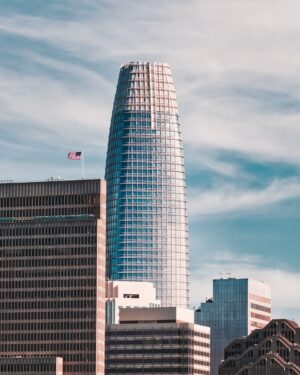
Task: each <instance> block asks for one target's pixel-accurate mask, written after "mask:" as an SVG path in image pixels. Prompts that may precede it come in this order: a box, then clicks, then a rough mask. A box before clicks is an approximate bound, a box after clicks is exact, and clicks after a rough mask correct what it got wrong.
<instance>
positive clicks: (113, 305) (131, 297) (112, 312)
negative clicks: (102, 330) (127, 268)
mask: <svg viewBox="0 0 300 375" xmlns="http://www.w3.org/2000/svg"><path fill="white" fill-rule="evenodd" d="M159 306H160V301H159V300H157V299H156V290H155V288H154V286H153V284H152V283H147V282H143V281H140V282H139V281H106V293H105V310H106V311H105V312H106V314H105V321H106V324H118V323H119V308H120V307H159Z"/></svg>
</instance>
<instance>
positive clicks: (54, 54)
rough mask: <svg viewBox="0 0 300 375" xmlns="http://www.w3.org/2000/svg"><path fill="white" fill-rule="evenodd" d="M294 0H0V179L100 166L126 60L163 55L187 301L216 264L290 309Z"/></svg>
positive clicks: (295, 176) (294, 225)
mask: <svg viewBox="0 0 300 375" xmlns="http://www.w3.org/2000/svg"><path fill="white" fill-rule="evenodd" d="M299 12H300V3H299V1H298V0H290V1H289V6H286V4H285V3H284V2H283V1H279V0H274V1H273V2H272V6H271V5H270V2H269V0H251V1H250V0H246V1H243V2H241V1H236V0H219V1H218V2H211V1H210V0H194V1H193V0H190V1H189V2H188V3H187V2H182V1H180V0H172V1H168V0H163V1H161V0H160V1H157V0H152V1H138V0H126V1H117V0H109V1H108V0H107V1H105V0H97V1H96V0H80V1H79V0H64V1H61V0H52V1H44V0H31V1H26V0H14V1H11V0H1V2H0V53H1V59H0V130H1V138H0V146H1V163H0V175H1V179H13V180H36V179H38V180H41V179H42V180H43V179H47V178H49V177H50V176H54V177H57V176H60V177H63V178H77V177H80V176H81V170H80V165H79V164H77V163H75V162H69V161H68V160H66V154H67V152H68V151H70V150H84V151H85V155H86V177H91V178H92V177H103V174H104V163H105V156H106V145H107V136H108V130H109V123H110V115H111V109H112V103H113V96H114V91H115V86H116V81H117V77H118V71H119V67H120V65H121V64H122V63H124V62H128V61H134V60H143V61H148V60H149V61H164V62H168V63H169V64H170V65H171V67H172V70H173V75H174V80H175V85H176V89H177V97H178V103H179V108H180V113H181V124H182V131H183V137H184V144H185V154H186V170H187V183H188V199H189V208H190V210H189V221H190V239H191V240H190V243H191V249H190V250H191V305H192V306H195V305H198V304H199V303H200V302H201V301H203V299H204V298H205V297H209V296H210V295H211V287H212V279H213V278H214V277H219V274H220V273H223V274H226V273H231V274H232V275H233V276H236V277H253V278H257V279H260V280H264V281H265V282H267V283H269V284H270V285H271V287H272V296H273V307H274V316H275V317H279V316H281V317H288V318H295V319H296V320H298V322H300V298H297V295H295V293H297V288H298V287H299V284H300V272H299V269H300V256H299V247H300V238H299V237H300V169H299V167H300V147H299V139H300V125H299V123H300V74H299V66H300V65H299V64H300V46H299V39H300V25H299V19H298V15H299Z"/></svg>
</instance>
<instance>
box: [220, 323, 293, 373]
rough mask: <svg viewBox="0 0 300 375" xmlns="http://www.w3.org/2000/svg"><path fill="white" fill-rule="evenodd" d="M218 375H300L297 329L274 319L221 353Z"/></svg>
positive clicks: (232, 343)
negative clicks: (222, 356) (222, 359)
mask: <svg viewBox="0 0 300 375" xmlns="http://www.w3.org/2000/svg"><path fill="white" fill-rule="evenodd" d="M224 358H225V360H224V362H222V364H221V365H220V369H219V375H300V327H299V325H298V324H297V323H296V322H294V321H291V320H287V319H274V320H272V321H271V322H270V323H268V324H267V326H265V327H264V328H261V329H256V330H254V331H253V332H252V333H250V335H249V336H248V337H244V338H240V339H236V340H233V341H232V342H231V343H230V344H229V345H228V346H227V347H226V348H225V351H224Z"/></svg>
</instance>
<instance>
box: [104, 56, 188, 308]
mask: <svg viewBox="0 0 300 375" xmlns="http://www.w3.org/2000/svg"><path fill="white" fill-rule="evenodd" d="M105 179H106V181H107V258H106V260H107V277H108V279H109V280H128V281H147V282H152V283H153V284H154V286H155V288H156V292H157V298H158V299H159V300H160V301H161V304H162V306H178V307H184V308H187V306H188V304H189V254H188V228H187V205H186V184H185V168H184V156H183V145H182V137H181V128H180V123H179V114H178V108H177V101H176V94H175V88H174V84H173V78H172V73H171V69H170V66H169V65H168V64H164V63H148V62H130V63H128V64H124V65H123V66H122V67H121V70H120V75H119V80H118V86H117V90H116V95H115V101H114V106H113V112H112V119H111V126H110V134H109V142H108V149H107V158H106V169H105Z"/></svg>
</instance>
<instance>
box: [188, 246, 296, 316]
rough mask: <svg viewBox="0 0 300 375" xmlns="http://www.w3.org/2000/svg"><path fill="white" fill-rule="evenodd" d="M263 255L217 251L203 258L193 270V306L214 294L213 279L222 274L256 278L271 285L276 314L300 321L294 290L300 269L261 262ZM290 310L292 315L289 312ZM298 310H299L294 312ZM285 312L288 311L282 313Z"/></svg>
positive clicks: (224, 275)
mask: <svg viewBox="0 0 300 375" xmlns="http://www.w3.org/2000/svg"><path fill="white" fill-rule="evenodd" d="M261 263H262V259H260V258H259V257H257V256H254V257H252V256H251V255H250V256H249V255H241V254H239V255H237V254H236V253H233V252H230V251H224V252H223V253H217V254H216V255H215V256H213V255H212V256H211V257H210V258H209V259H206V260H204V261H203V262H201V268H200V267H199V268H197V269H194V270H192V272H191V283H190V289H191V307H194V306H195V307H198V306H199V304H200V302H205V299H206V298H209V297H212V280H213V279H218V278H220V277H225V278H226V277H229V275H231V276H232V277H236V278H253V279H255V280H263V281H264V282H265V283H266V284H268V285H270V287H271V296H272V307H273V313H272V317H273V318H289V319H296V320H297V321H298V322H299V323H300V299H299V298H295V291H296V290H297V287H298V285H299V284H300V273H299V272H292V271H290V270H286V269H279V268H272V267H270V268H266V267H262V266H261ZM290 311H293V315H292V316H290V315H289V314H290ZM295 312H296V313H295ZM282 314H285V315H282Z"/></svg>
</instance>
